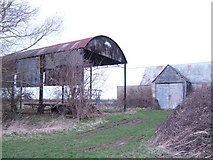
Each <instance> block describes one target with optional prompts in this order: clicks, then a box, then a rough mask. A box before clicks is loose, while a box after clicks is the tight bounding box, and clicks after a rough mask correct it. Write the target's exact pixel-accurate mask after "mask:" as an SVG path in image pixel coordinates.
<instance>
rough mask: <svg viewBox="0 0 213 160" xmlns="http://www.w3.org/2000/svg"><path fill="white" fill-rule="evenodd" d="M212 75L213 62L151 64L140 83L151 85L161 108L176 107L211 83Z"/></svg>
mask: <svg viewBox="0 0 213 160" xmlns="http://www.w3.org/2000/svg"><path fill="white" fill-rule="evenodd" d="M211 76H212V73H211V62H200V63H189V64H177V65H166V66H150V67H147V68H146V69H145V71H144V75H143V79H142V81H141V84H140V85H142V86H147V85H148V86H151V88H152V97H153V99H154V100H155V101H157V102H158V104H159V106H160V108H161V109H174V108H175V107H176V106H177V105H179V104H180V103H181V102H182V101H183V100H184V99H185V98H186V96H187V95H188V94H190V93H191V92H193V91H195V90H197V89H199V88H202V87H204V86H209V85H211Z"/></svg>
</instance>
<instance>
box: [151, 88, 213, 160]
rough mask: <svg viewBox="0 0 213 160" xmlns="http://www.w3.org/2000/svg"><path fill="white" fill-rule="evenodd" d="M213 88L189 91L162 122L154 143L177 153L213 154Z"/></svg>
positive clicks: (180, 155) (200, 156) (186, 155)
mask: <svg viewBox="0 0 213 160" xmlns="http://www.w3.org/2000/svg"><path fill="white" fill-rule="evenodd" d="M211 90H212V87H206V88H202V89H201V90H199V91H196V92H194V93H192V94H191V95H189V96H188V98H186V100H185V101H184V102H183V103H182V104H181V105H180V106H178V107H177V108H176V109H175V110H174V112H173V113H172V114H171V115H170V116H169V117H168V118H167V120H166V121H165V122H163V123H162V124H161V125H160V127H159V128H158V129H157V131H156V132H155V135H156V136H155V138H154V139H153V140H152V142H151V144H152V145H155V146H157V149H158V150H159V151H160V150H161V151H165V152H167V154H169V155H171V154H172V155H171V156H173V157H187V158H188V157H195V158H212V155H213V152H212V143H211V142H212V122H211V113H212V103H211Z"/></svg>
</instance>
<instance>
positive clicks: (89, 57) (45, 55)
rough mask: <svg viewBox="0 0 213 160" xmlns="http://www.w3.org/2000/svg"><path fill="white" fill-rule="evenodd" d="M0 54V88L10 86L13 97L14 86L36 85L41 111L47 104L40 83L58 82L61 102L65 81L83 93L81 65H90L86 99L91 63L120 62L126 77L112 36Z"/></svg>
mask: <svg viewBox="0 0 213 160" xmlns="http://www.w3.org/2000/svg"><path fill="white" fill-rule="evenodd" d="M1 58H2V62H3V63H2V88H12V97H14V93H13V92H14V87H19V88H22V87H39V100H38V106H39V107H38V112H39V113H43V109H44V107H45V105H47V104H45V103H44V101H43V90H44V86H61V87H62V102H61V103H62V104H63V103H64V99H63V90H64V86H66V85H72V86H74V87H73V88H74V89H75V90H77V89H79V90H80V94H81V93H82V94H84V91H85V88H84V85H83V81H84V75H83V74H84V68H85V67H87V68H90V87H89V90H90V91H89V93H90V99H91V96H92V69H91V68H92V67H94V66H105V65H117V64H124V81H125V79H126V74H125V73H126V63H127V60H126V57H125V56H124V53H123V51H122V50H121V48H120V47H119V46H118V44H117V43H116V42H115V41H114V40H112V39H111V38H109V37H107V36H103V35H100V36H95V37H90V38H86V39H81V40H77V41H73V42H66V43H61V44H56V45H51V46H47V47H43V48H38V49H33V50H28V51H24V52H17V53H13V54H10V55H6V56H3V57H1ZM124 85H126V84H124ZM81 96H83V95H81ZM124 96H125V94H124ZM12 99H13V98H12ZM20 101H21V99H20ZM124 108H125V103H124Z"/></svg>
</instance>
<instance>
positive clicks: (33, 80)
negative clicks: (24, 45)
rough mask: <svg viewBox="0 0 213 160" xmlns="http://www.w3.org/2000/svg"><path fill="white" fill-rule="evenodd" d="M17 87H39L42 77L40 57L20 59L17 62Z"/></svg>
mask: <svg viewBox="0 0 213 160" xmlns="http://www.w3.org/2000/svg"><path fill="white" fill-rule="evenodd" d="M16 67H17V82H16V85H17V87H20V86H23V87H38V86H39V83H40V81H39V77H40V59H39V57H35V58H28V59H20V60H18V61H17V62H16Z"/></svg>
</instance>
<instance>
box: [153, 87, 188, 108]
mask: <svg viewBox="0 0 213 160" xmlns="http://www.w3.org/2000/svg"><path fill="white" fill-rule="evenodd" d="M183 93H184V90H183V83H171V84H156V98H157V100H158V102H159V105H160V108H162V109H174V108H175V107H176V106H177V105H179V104H180V103H181V102H182V101H183Z"/></svg>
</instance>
